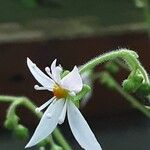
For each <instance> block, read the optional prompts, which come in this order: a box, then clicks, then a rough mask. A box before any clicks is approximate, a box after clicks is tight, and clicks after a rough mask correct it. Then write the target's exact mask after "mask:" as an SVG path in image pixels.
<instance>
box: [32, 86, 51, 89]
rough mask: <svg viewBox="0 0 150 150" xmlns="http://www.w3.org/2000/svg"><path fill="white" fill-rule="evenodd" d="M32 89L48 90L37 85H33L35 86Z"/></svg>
mask: <svg viewBox="0 0 150 150" xmlns="http://www.w3.org/2000/svg"><path fill="white" fill-rule="evenodd" d="M34 89H35V90H49V88H47V87H43V86H39V85H35V86H34Z"/></svg>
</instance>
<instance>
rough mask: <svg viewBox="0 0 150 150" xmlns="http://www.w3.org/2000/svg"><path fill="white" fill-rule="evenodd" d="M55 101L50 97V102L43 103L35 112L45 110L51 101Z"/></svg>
mask: <svg viewBox="0 0 150 150" xmlns="http://www.w3.org/2000/svg"><path fill="white" fill-rule="evenodd" d="M54 99H55V97H52V98H51V99H50V100H48V101H47V102H45V103H44V104H43V105H41V106H40V107H37V108H36V111H41V110H43V109H44V108H46V107H47V106H48V105H49V104H50V103H51V102H52V101H53V100H54Z"/></svg>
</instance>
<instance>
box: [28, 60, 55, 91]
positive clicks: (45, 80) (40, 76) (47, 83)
mask: <svg viewBox="0 0 150 150" xmlns="http://www.w3.org/2000/svg"><path fill="white" fill-rule="evenodd" d="M27 65H28V67H29V70H30V71H31V73H32V75H33V76H34V78H35V79H36V80H37V81H38V82H39V83H40V84H41V85H43V86H44V87H49V88H50V89H51V88H52V87H53V85H54V81H53V80H52V79H50V78H49V77H48V76H47V75H45V74H44V73H43V72H42V71H41V70H40V69H39V68H38V67H37V66H36V64H34V63H33V62H32V61H31V60H30V59H29V58H27Z"/></svg>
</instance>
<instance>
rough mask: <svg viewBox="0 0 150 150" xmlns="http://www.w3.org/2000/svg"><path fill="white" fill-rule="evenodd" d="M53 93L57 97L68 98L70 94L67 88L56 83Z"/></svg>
mask: <svg viewBox="0 0 150 150" xmlns="http://www.w3.org/2000/svg"><path fill="white" fill-rule="evenodd" d="M53 94H54V96H56V98H58V99H60V98H66V97H67V95H68V92H67V90H65V89H63V88H61V87H60V86H59V85H54V87H53Z"/></svg>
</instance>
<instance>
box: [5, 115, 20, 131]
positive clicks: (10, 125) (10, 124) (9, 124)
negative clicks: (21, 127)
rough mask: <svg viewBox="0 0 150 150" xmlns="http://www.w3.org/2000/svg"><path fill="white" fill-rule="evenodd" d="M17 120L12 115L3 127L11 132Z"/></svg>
mask: <svg viewBox="0 0 150 150" xmlns="http://www.w3.org/2000/svg"><path fill="white" fill-rule="evenodd" d="M18 120H19V118H18V117H17V116H16V115H14V116H12V117H11V118H7V119H6V120H5V122H4V127H5V128H6V129H9V130H13V129H14V128H15V126H16V125H17V124H18Z"/></svg>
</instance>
